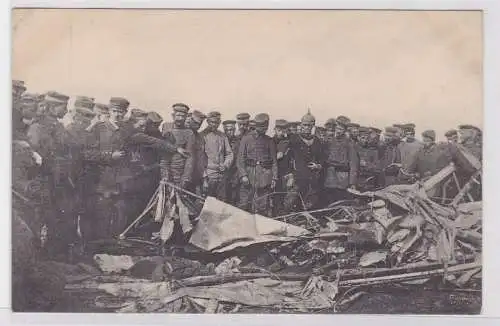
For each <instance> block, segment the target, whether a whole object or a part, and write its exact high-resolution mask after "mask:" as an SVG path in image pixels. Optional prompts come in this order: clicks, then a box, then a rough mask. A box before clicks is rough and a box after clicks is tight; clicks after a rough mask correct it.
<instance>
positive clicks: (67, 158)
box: [27, 91, 78, 260]
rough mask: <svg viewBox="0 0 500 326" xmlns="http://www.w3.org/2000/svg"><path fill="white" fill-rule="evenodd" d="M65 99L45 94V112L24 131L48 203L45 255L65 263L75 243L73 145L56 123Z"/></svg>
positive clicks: (75, 193)
mask: <svg viewBox="0 0 500 326" xmlns="http://www.w3.org/2000/svg"><path fill="white" fill-rule="evenodd" d="M68 101H69V96H67V95H64V94H61V93H58V92H53V91H51V92H48V93H46V95H45V98H44V100H43V102H42V103H41V107H42V111H43V112H44V113H45V114H44V116H43V117H41V118H40V119H39V120H38V121H37V122H35V123H34V124H32V125H31V126H30V127H29V129H28V133H27V136H28V141H29V143H30V144H31V146H32V147H33V149H34V150H35V151H37V152H38V153H39V154H40V155H41V157H42V158H43V160H42V171H43V172H42V175H43V176H44V177H45V180H46V186H47V187H48V193H49V200H48V202H47V203H46V205H45V207H44V223H45V224H46V225H47V228H48V231H47V232H48V239H49V240H48V241H49V242H48V249H49V256H51V257H53V258H54V259H56V260H57V259H61V260H69V259H70V258H71V255H72V246H73V245H74V243H75V242H76V241H77V225H76V223H77V220H76V216H77V210H78V207H77V204H76V202H75V199H76V196H77V195H78V193H77V188H76V183H75V180H73V175H72V172H73V169H72V167H73V156H72V154H74V152H73V150H74V146H75V144H73V143H72V139H71V137H70V135H69V133H68V132H67V131H66V129H65V128H64V125H63V124H62V123H61V122H59V119H62V118H63V117H64V116H65V115H66V113H67V112H68Z"/></svg>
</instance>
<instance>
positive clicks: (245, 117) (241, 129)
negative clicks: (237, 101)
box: [236, 112, 250, 139]
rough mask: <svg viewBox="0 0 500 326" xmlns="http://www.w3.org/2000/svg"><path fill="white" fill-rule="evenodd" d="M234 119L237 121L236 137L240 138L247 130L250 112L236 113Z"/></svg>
mask: <svg viewBox="0 0 500 326" xmlns="http://www.w3.org/2000/svg"><path fill="white" fill-rule="evenodd" d="M236 121H237V123H238V137H239V138H240V139H241V138H243V136H245V135H246V134H247V132H248V131H249V126H248V125H249V123H250V114H248V113H246V112H242V113H238V114H237V115H236Z"/></svg>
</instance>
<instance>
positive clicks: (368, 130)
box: [359, 126, 370, 134]
mask: <svg viewBox="0 0 500 326" xmlns="http://www.w3.org/2000/svg"><path fill="white" fill-rule="evenodd" d="M369 132H370V128H368V127H362V126H361V127H359V133H360V134H368V133H369Z"/></svg>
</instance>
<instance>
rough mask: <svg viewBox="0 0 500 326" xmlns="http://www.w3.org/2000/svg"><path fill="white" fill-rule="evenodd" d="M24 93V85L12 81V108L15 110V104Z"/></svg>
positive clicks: (19, 81)
mask: <svg viewBox="0 0 500 326" xmlns="http://www.w3.org/2000/svg"><path fill="white" fill-rule="evenodd" d="M24 92H26V85H25V83H24V81H22V80H13V81H12V108H16V104H17V102H18V101H19V100H20V99H21V95H23V93H24Z"/></svg>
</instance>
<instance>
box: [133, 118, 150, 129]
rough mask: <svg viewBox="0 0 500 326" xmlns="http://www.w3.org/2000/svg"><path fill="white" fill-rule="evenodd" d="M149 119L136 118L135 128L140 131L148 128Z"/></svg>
mask: <svg viewBox="0 0 500 326" xmlns="http://www.w3.org/2000/svg"><path fill="white" fill-rule="evenodd" d="M147 122H148V120H147V119H146V118H142V117H141V118H135V122H134V128H135V129H136V130H139V131H144V130H146V124H147Z"/></svg>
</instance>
